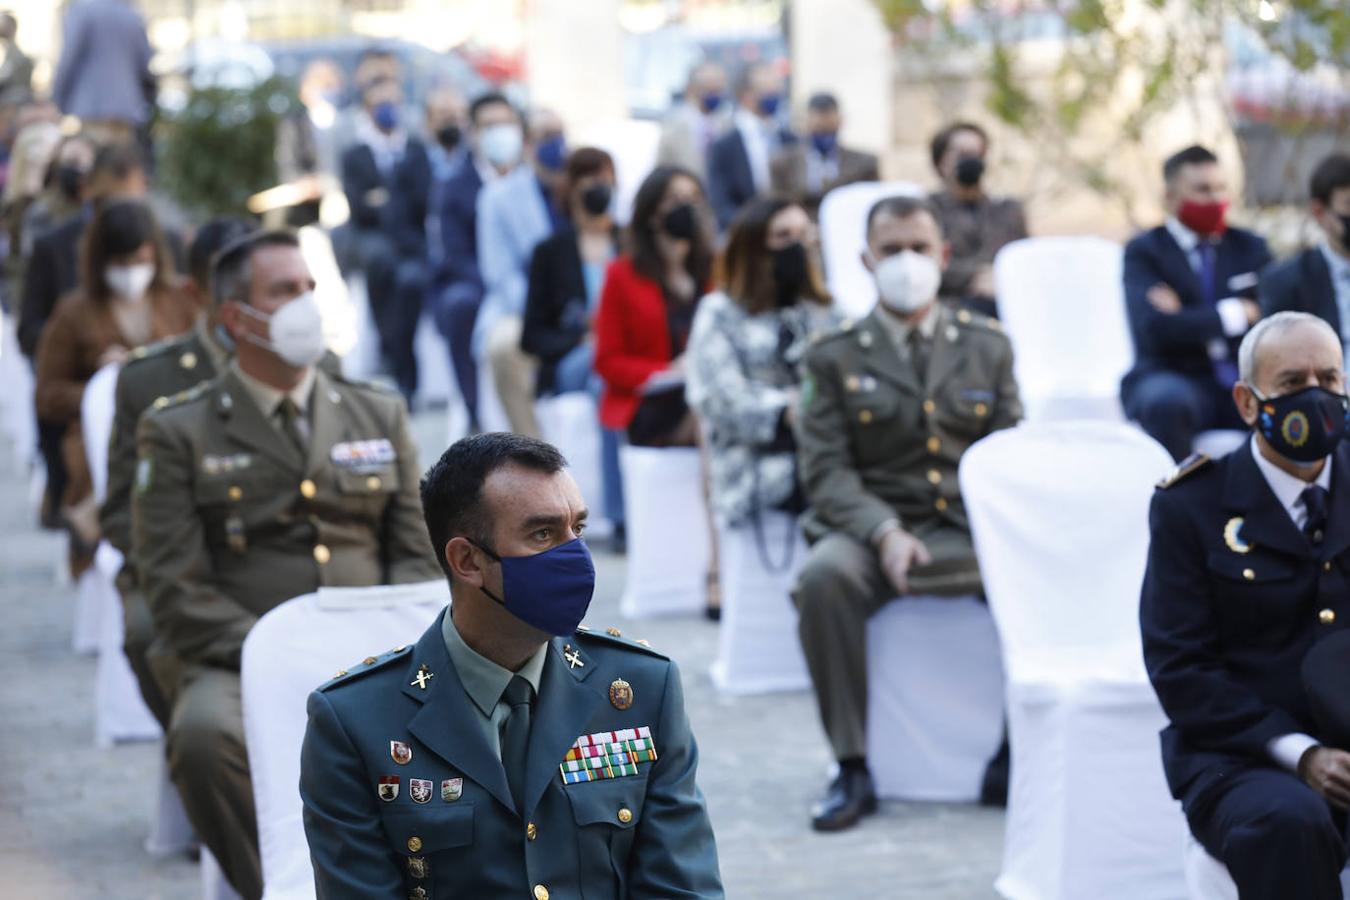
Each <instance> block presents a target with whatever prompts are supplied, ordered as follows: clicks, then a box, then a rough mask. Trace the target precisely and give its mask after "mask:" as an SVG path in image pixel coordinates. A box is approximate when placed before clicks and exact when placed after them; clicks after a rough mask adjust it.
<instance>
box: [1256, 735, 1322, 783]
mask: <svg viewBox="0 0 1350 900" xmlns="http://www.w3.org/2000/svg"><path fill="white" fill-rule="evenodd" d="M1316 746H1317V739H1316V738H1313V737H1309V736H1308V735H1306V734H1299V733H1295V734H1284V735H1280V736H1279V737H1277V738H1272V739H1271V740H1270V741H1269V742H1268V743H1267V744H1266V752H1267V753H1269V754H1270V757H1271V759H1273V760H1275V762H1277V763H1279V764H1280V765H1281V766H1283V767H1284V768H1285V769H1287V770H1289V771H1290V772H1293V773H1295V774H1298V762H1299V760H1301V759H1302V758H1303V754H1305V753H1307V752H1308V749H1309V748H1310V747H1316Z"/></svg>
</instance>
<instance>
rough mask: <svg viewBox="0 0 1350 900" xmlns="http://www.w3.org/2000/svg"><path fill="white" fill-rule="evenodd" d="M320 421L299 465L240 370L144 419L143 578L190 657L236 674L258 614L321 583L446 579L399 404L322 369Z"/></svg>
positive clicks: (314, 406) (315, 410)
mask: <svg viewBox="0 0 1350 900" xmlns="http://www.w3.org/2000/svg"><path fill="white" fill-rule="evenodd" d="M309 421H310V430H311V436H310V440H309V442H308V452H307V454H306V455H304V456H303V457H302V455H301V452H300V450H299V449H298V448H296V447H295V446H294V445H293V444H292V443H290V442H289V441H287V440H286V439H285V438H284V437H282V435H281V433H280V431H278V430H277V428H276V427H275V426H274V425H273V424H272V423H271V422H269V421H268V420H267V418H265V417H264V414H263V412H262V411H261V410H259V409H258V407H257V404H256V403H255V402H254V400H253V398H252V397H251V396H250V395H249V393H248V390H247V388H246V387H245V386H244V384H243V383H242V382H241V381H240V379H239V377H238V376H237V375H235V374H234V373H233V372H232V371H227V372H226V373H225V374H224V375H222V376H221V377H220V378H218V379H216V380H214V381H211V382H208V383H206V384H202V385H199V386H198V387H196V388H194V389H192V390H191V391H188V392H187V393H186V394H183V395H179V396H178V397H176V398H174V400H173V401H171V402H169V403H168V404H167V405H164V406H162V407H161V408H159V409H153V408H152V409H151V410H150V411H149V412H147V413H146V414H145V415H144V416H142V417H141V422H140V426H139V428H138V431H137V442H136V443H137V451H138V461H137V464H136V474H135V485H134V488H133V499H132V519H133V531H134V539H133V542H132V543H133V546H134V548H135V556H136V569H137V573H138V576H139V578H140V581H141V585H142V587H143V588H144V590H145V593H146V598H147V600H148V602H149V604H150V610H151V613H152V615H153V616H154V620H155V630H156V633H157V634H158V635H159V636H160V637H161V638H163V639H164V640H165V641H166V642H167V643H168V645H169V648H170V649H171V650H172V651H174V652H175V653H176V654H177V655H178V656H179V657H180V658H182V659H183V660H184V661H185V662H189V663H200V664H205V665H216V666H223V667H230V668H237V667H238V665H239V652H240V647H241V645H242V643H243V640H244V637H245V635H247V634H248V631H249V629H250V628H251V627H252V625H253V623H254V621H255V620H256V619H257V618H258V617H259V616H261V615H262V614H264V613H266V612H267V611H268V610H270V609H272V608H273V607H275V606H276V605H277V604H279V603H281V602H283V601H285V600H289V599H290V598H292V597H296V596H299V595H301V594H307V593H310V592H311V591H314V590H315V589H317V588H319V587H322V586H358V587H359V586H366V585H374V584H386V583H400V582H415V581H426V580H429V579H433V578H437V577H440V575H441V571H440V567H439V565H438V564H437V562H436V555H435V553H434V552H433V551H432V548H431V542H430V540H429V539H428V537H427V532H426V526H425V523H424V522H423V518H422V504H421V500H420V497H419V493H418V478H419V469H418V463H417V451H416V448H415V446H414V444H413V441H412V438H411V437H410V435H409V433H408V421H407V412H406V411H405V408H404V406H403V401H402V399H400V398H399V397H398V395H396V394H392V393H390V392H387V391H385V390H382V389H379V388H375V387H373V386H368V385H359V384H352V383H348V382H344V381H340V380H337V379H334V378H332V377H330V376H329V375H327V374H326V373H324V371H323V370H322V369H320V370H319V371H318V372H317V373H316V375H315V382H314V393H313V397H312V399H311V401H310V405H309Z"/></svg>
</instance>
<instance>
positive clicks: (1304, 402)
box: [1252, 387, 1350, 463]
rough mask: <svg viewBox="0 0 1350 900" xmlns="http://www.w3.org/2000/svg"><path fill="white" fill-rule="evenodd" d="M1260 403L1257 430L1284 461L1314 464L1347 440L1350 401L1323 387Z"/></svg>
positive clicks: (1260, 401)
mask: <svg viewBox="0 0 1350 900" xmlns="http://www.w3.org/2000/svg"><path fill="white" fill-rule="evenodd" d="M1252 395H1253V396H1255V397H1256V399H1257V402H1258V403H1260V404H1261V405H1260V406H1259V407H1258V408H1257V413H1256V429H1257V430H1258V431H1260V432H1261V436H1262V437H1264V438H1265V439H1266V443H1268V444H1270V446H1271V447H1272V448H1274V450H1275V452H1276V453H1278V454H1280V455H1281V456H1283V457H1284V458H1285V459H1291V460H1293V461H1294V462H1301V463H1314V462H1317V461H1318V460H1319V459H1324V458H1326V457H1327V456H1329V455H1331V453H1332V451H1334V450H1335V449H1336V447H1337V446H1338V445H1339V444H1340V442H1341V440H1342V438H1344V437H1345V431H1346V421H1347V419H1350V400H1348V399H1347V398H1346V397H1345V395H1343V394H1333V393H1332V392H1331V391H1328V390H1326V389H1325V388H1320V387H1308V388H1303V389H1302V390H1300V391H1295V392H1294V393H1292V394H1283V395H1281V396H1279V397H1262V396H1261V395H1260V394H1258V393H1256V391H1255V390H1253V391H1252Z"/></svg>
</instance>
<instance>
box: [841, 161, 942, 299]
mask: <svg viewBox="0 0 1350 900" xmlns="http://www.w3.org/2000/svg"><path fill="white" fill-rule="evenodd" d="M925 194H926V192H925V191H924V189H923V188H922V187H920V186H919V185H917V184H914V183H913V182H909V181H862V182H857V183H855V184H846V185H843V186H841V187H837V188H835V189H834V190H832V191H830V192H829V193H828V194H826V195H825V197H824V199H823V200H821V202H820V256H821V260H822V261H823V262H824V265H825V281H826V283H827V284H828V285H829V288H830V293H831V294H832V295H833V296H834V302H835V306H836V307H837V308H838V309H839V310H840V312H842V313H843V314H844V315H846V316H852V317H854V318H857V317H859V316H865V315H867V313H868V312H870V311H871V309H872V307H873V305H875V303H876V299H877V289H876V286H875V285H874V284H873V282H872V276H871V274H870V273H869V272H868V271H867V269H866V267H864V266H863V263H862V254H863V251H864V250H866V249H867V213H868V211H869V210H870V209H871V208H872V204H874V203H876V202H877V201H878V200H881V199H883V198H885V197H923V196H925Z"/></svg>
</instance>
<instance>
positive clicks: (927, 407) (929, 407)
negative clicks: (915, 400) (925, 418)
mask: <svg viewBox="0 0 1350 900" xmlns="http://www.w3.org/2000/svg"><path fill="white" fill-rule="evenodd" d="M923 411H924V413H925V414H927V415H930V416H931V415H932V414H933V413H935V412H937V404H936V403H934V402H933V401H932V400H925V401H923Z"/></svg>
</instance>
